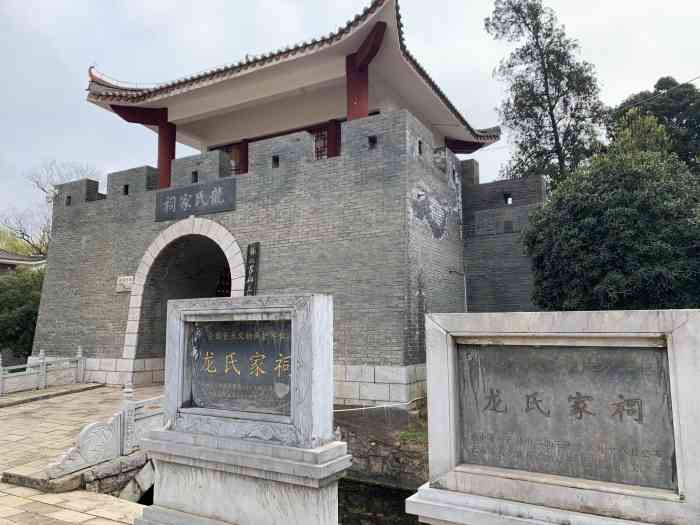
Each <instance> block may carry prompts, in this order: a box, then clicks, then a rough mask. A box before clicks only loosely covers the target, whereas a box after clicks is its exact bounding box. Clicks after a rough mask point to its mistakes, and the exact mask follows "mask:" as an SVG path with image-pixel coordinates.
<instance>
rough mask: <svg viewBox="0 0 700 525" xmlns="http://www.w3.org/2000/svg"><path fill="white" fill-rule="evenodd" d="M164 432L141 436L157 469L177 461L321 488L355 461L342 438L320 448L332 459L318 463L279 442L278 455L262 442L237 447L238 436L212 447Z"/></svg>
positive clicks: (220, 439)
mask: <svg viewBox="0 0 700 525" xmlns="http://www.w3.org/2000/svg"><path fill="white" fill-rule="evenodd" d="M163 434H166V432H152V433H151V434H149V437H148V438H144V439H142V440H141V447H142V448H143V449H144V450H145V451H147V452H148V455H149V457H151V458H153V459H154V460H155V462H156V469H157V468H158V465H159V463H160V462H166V463H169V464H173V463H175V464H181V465H187V466H191V467H196V468H203V469H207V470H218V471H222V472H228V473H231V474H237V475H242V476H246V477H253V478H260V479H265V480H270V481H277V482H282V483H287V484H292V485H301V486H305V487H313V488H322V487H325V486H327V485H328V484H330V483H333V482H335V481H337V480H338V478H339V477H341V476H342V475H343V474H344V473H345V471H346V470H347V469H349V468H350V466H351V464H352V457H351V456H350V455H349V454H347V453H346V451H347V446H346V444H345V443H341V442H334V443H329V444H328V445H326V446H325V447H321V448H320V449H318V452H323V453H326V454H331V456H330V457H331V458H332V459H329V460H328V461H326V462H325V463H317V462H316V461H314V459H315V458H306V457H303V456H300V454H299V450H298V449H296V448H293V447H283V446H276V447H275V449H276V456H275V457H272V456H269V455H267V452H268V451H269V448H270V445H265V444H259V445H258V449H259V450H256V449H251V448H250V447H247V448H242V449H240V450H237V448H238V447H237V446H236V445H237V443H236V442H237V441H239V440H226V439H224V438H218V439H217V440H215V441H216V443H217V444H218V445H219V446H218V447H217V448H212V447H210V446H196V445H192V444H190V443H183V442H182V441H183V440H181V439H178V433H177V432H169V434H170V435H169V436H168V438H169V439H167V440H166V439H162V436H163ZM185 436H190V434H185ZM224 441H226V442H228V444H229V446H228V447H227V448H222V447H221V444H222V443H223V442H224ZM242 445H245V444H244V443H242ZM321 449H322V450H321ZM251 452H256V453H251ZM307 452H309V451H307ZM285 456H287V457H286V458H285ZM307 459H311V460H312V461H307Z"/></svg>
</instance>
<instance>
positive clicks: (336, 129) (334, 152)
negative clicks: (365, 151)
mask: <svg viewBox="0 0 700 525" xmlns="http://www.w3.org/2000/svg"><path fill="white" fill-rule="evenodd" d="M327 151H328V158H331V157H337V156H338V155H340V122H339V121H337V120H331V121H330V122H328V149H327Z"/></svg>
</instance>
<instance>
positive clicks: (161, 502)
mask: <svg viewBox="0 0 700 525" xmlns="http://www.w3.org/2000/svg"><path fill="white" fill-rule="evenodd" d="M141 447H142V448H143V449H144V450H146V451H147V452H148V454H149V456H150V457H151V458H153V460H154V464H155V467H156V472H157V475H156V483H155V487H154V504H153V505H152V506H150V507H146V508H145V509H144V512H143V517H141V518H138V519H136V521H135V522H134V524H135V525H224V524H228V525H233V524H235V525H280V524H284V525H338V479H339V478H340V477H342V475H343V474H344V473H345V471H346V470H347V469H348V468H349V467H350V463H351V456H350V455H348V454H347V445H346V444H345V443H342V442H332V443H328V444H326V445H324V446H320V447H316V448H312V449H300V448H292V447H286V446H278V445H270V444H267V443H258V442H253V441H247V440H241V439H231V438H220V437H213V436H206V435H201V434H188V433H184V432H175V431H167V430H166V431H158V432H151V434H150V435H149V437H148V438H147V439H144V440H142V442H141Z"/></svg>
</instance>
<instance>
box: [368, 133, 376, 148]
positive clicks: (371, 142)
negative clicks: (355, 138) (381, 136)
mask: <svg viewBox="0 0 700 525" xmlns="http://www.w3.org/2000/svg"><path fill="white" fill-rule="evenodd" d="M377 142H378V139H377V136H376V135H371V136H369V137H367V143H368V144H369V149H374V148H376V147H377Z"/></svg>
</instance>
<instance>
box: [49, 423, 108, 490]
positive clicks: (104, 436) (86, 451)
mask: <svg viewBox="0 0 700 525" xmlns="http://www.w3.org/2000/svg"><path fill="white" fill-rule="evenodd" d="M120 454H121V414H116V415H114V416H113V417H112V418H111V419H110V420H109V421H108V422H107V423H91V424H89V425H88V426H86V427H85V428H84V429H83V430H82V431H81V432H80V434H79V435H78V439H77V443H76V445H75V446H74V447H73V448H71V449H69V450H68V451H67V452H66V453H65V454H63V455H62V456H60V457H59V458H58V459H57V460H56V462H54V463H52V464H50V465H49V466H48V467H47V468H46V472H47V474H48V477H49V479H56V478H60V477H62V476H65V475H67V474H71V473H73V472H77V471H78V470H82V469H84V468H87V467H89V466H91V465H96V464H97V463H102V462H103V461H109V460H110V459H114V458H117V457H119V456H120Z"/></svg>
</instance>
